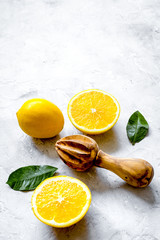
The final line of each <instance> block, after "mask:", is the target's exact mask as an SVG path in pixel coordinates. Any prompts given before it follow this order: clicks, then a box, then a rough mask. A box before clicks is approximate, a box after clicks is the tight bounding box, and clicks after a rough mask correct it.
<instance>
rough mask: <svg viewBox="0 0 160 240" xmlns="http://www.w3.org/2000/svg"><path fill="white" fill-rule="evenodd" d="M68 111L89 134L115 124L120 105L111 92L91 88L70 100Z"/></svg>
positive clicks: (70, 117)
mask: <svg viewBox="0 0 160 240" xmlns="http://www.w3.org/2000/svg"><path fill="white" fill-rule="evenodd" d="M67 112H68V117H69V119H70V121H71V122H72V124H73V125H74V126H75V127H76V128H77V129H79V130H80V131H82V132H85V133H88V134H100V133H103V132H106V131H107V130H109V129H110V128H112V127H113V126H114V125H115V123H116V122H117V120H118V118H119V115H120V105H119V103H118V101H117V99H116V98H115V97H113V96H112V95H111V94H109V93H107V92H105V91H102V90H98V89H89V90H85V91H82V92H80V93H78V94H76V95H75V96H74V97H73V98H72V99H71V100H70V102H69V104H68V111H67Z"/></svg>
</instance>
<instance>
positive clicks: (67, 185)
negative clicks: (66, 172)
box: [32, 176, 91, 227]
mask: <svg viewBox="0 0 160 240" xmlns="http://www.w3.org/2000/svg"><path fill="white" fill-rule="evenodd" d="M90 202H91V193H90V190H89V189H88V187H87V186H86V185H85V184H84V183H82V182H81V181H79V180H78V179H75V178H72V177H66V176H59V177H52V178H48V179H47V180H45V181H43V182H42V183H41V184H40V185H39V186H38V187H37V188H36V190H35V192H34V194H33V197H32V208H33V211H34V214H35V215H36V217H37V218H38V219H39V220H41V221H42V222H44V223H46V224H48V225H51V226H54V227H68V226H71V225H72V224H75V223H76V222H78V221H79V220H81V219H82V217H83V216H84V215H85V214H86V212H87V211H88V208H89V206H90Z"/></svg>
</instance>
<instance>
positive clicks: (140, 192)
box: [120, 183, 156, 205]
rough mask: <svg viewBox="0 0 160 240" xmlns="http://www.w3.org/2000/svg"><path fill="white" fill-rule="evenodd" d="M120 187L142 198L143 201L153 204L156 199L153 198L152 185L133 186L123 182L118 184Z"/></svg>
mask: <svg viewBox="0 0 160 240" xmlns="http://www.w3.org/2000/svg"><path fill="white" fill-rule="evenodd" d="M120 188H121V189H123V190H125V191H127V192H130V193H131V194H132V195H135V196H137V197H138V198H140V199H142V200H144V201H145V202H147V203H149V204H151V205H152V204H155V202H156V199H155V194H154V190H153V187H152V186H147V187H145V188H135V187H132V186H130V185H128V184H127V183H123V184H122V185H121V186H120Z"/></svg>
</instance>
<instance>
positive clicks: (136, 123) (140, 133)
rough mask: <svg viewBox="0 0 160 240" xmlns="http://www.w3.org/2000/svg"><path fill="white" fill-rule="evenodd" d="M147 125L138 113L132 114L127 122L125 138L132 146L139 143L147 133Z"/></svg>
mask: <svg viewBox="0 0 160 240" xmlns="http://www.w3.org/2000/svg"><path fill="white" fill-rule="evenodd" d="M148 128H149V126H148V123H147V121H146V119H145V118H144V116H143V115H142V114H141V113H140V112H139V111H136V112H134V113H133V114H132V115H131V117H130V118H129V120H128V124H127V128H126V130H127V136H128V138H129V140H130V142H131V143H132V144H133V145H134V144H135V143H137V142H140V141H141V140H142V139H143V138H144V137H145V136H146V134H147V133H148Z"/></svg>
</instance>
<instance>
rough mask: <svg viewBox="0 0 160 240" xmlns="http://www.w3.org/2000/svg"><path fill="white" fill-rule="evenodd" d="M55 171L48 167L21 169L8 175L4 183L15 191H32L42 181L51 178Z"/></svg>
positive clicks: (54, 168) (34, 166) (36, 166)
mask: <svg viewBox="0 0 160 240" xmlns="http://www.w3.org/2000/svg"><path fill="white" fill-rule="evenodd" d="M57 169H58V168H56V167H52V166H48V165H43V166H40V165H31V166H26V167H21V168H18V169H17V170H16V171H14V172H12V173H11V174H10V175H9V178H8V181H7V182H6V183H7V184H8V185H9V186H10V187H11V188H12V189H14V190H17V191H29V190H34V189H35V188H36V187H37V186H38V185H39V184H40V183H41V182H42V181H43V180H45V179H46V178H49V177H52V176H53V175H54V173H55V172H56V170H57Z"/></svg>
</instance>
